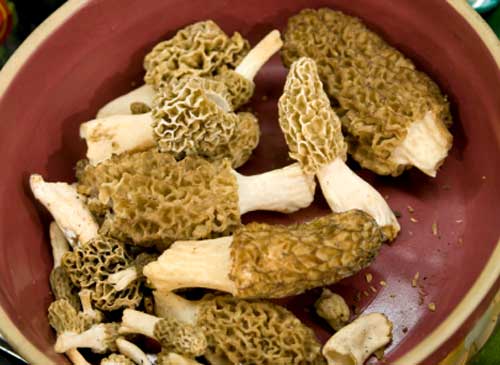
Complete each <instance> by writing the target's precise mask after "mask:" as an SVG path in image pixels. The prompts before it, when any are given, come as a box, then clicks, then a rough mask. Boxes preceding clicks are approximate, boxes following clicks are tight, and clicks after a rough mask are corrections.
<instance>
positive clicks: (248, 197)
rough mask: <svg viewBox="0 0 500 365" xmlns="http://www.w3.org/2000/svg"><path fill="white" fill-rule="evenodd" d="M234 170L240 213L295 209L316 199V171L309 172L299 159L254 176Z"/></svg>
mask: <svg viewBox="0 0 500 365" xmlns="http://www.w3.org/2000/svg"><path fill="white" fill-rule="evenodd" d="M233 174H234V175H235V176H236V181H237V184H238V198H239V209H240V214H245V213H247V212H250V211H255V210H271V211H276V212H283V213H291V212H295V211H297V210H299V209H301V208H305V207H308V206H309V205H310V204H311V203H312V201H313V199H314V191H315V190H316V182H315V181H314V175H306V174H305V173H304V172H303V171H302V169H301V168H300V165H299V164H297V163H294V164H292V165H289V166H286V167H283V168H281V169H276V170H271V171H269V172H265V173H262V174H257V175H252V176H244V175H242V174H240V173H238V172H236V171H234V170H233Z"/></svg>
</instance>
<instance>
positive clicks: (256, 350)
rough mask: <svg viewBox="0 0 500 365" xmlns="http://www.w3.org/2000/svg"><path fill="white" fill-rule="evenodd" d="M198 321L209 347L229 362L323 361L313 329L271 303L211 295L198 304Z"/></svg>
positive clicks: (244, 364)
mask: <svg viewBox="0 0 500 365" xmlns="http://www.w3.org/2000/svg"><path fill="white" fill-rule="evenodd" d="M198 323H200V324H201V326H202V328H203V329H204V331H205V333H206V334H207V337H208V343H209V347H211V348H212V350H211V351H213V352H218V353H221V352H222V353H223V354H224V355H225V356H226V357H227V358H228V359H229V361H230V363H232V364H242V365H253V364H261V365H275V364H324V363H325V361H324V359H323V357H322V356H321V354H320V349H321V345H320V344H319V342H318V340H317V339H316V337H315V335H314V333H313V331H312V330H311V329H309V328H308V327H306V326H305V325H304V324H302V323H301V322H300V320H299V319H298V318H296V317H295V316H294V315H293V314H292V313H291V312H289V311H288V310H286V309H284V308H283V307H280V306H278V305H275V304H272V303H267V302H263V301H259V302H257V301H245V300H239V299H235V298H233V297H230V296H219V297H215V298H213V299H210V300H207V301H206V302H205V303H204V304H203V305H202V307H201V310H200V315H199V319H198Z"/></svg>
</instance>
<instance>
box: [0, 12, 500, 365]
mask: <svg viewBox="0 0 500 365" xmlns="http://www.w3.org/2000/svg"><path fill="white" fill-rule="evenodd" d="M16 5H17V4H16ZM36 13H38V15H40V12H36ZM483 16H484V18H485V19H486V21H487V22H488V23H489V24H490V26H491V27H492V28H493V30H494V31H495V33H496V34H497V36H498V37H499V38H500V7H498V8H497V9H496V10H493V11H492V12H490V13H488V14H485V15H483ZM41 20H42V19H41ZM41 20H40V21H41ZM0 339H1V335H0ZM0 364H2V365H24V364H23V363H22V362H20V361H17V360H16V359H14V358H12V357H10V356H4V354H3V353H2V352H0Z"/></svg>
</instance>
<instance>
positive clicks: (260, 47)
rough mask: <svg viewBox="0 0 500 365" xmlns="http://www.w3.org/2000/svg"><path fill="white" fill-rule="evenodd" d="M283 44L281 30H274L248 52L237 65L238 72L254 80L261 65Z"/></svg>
mask: <svg viewBox="0 0 500 365" xmlns="http://www.w3.org/2000/svg"><path fill="white" fill-rule="evenodd" d="M282 46H283V41H282V40H281V36H280V32H279V31H278V30H276V29H275V30H273V31H272V32H270V33H269V34H268V35H266V36H265V37H264V38H263V39H262V40H261V41H260V42H259V43H257V45H256V46H255V47H254V48H252V49H251V50H250V52H248V54H247V55H246V56H245V58H243V60H242V61H241V63H240V64H239V65H238V66H237V67H236V70H235V71H236V72H237V73H239V74H240V75H241V76H243V77H244V78H246V79H247V80H253V79H254V77H255V75H256V74H257V72H258V71H259V70H260V69H261V67H262V66H263V65H264V64H265V63H266V62H267V61H268V60H269V59H270V58H271V56H272V55H273V54H275V53H276V52H278V51H279V50H280V48H281V47H282Z"/></svg>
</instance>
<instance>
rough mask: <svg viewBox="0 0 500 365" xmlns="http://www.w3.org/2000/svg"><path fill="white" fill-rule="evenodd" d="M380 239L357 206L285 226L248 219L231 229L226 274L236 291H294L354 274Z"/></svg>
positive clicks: (275, 294) (249, 294)
mask: <svg viewBox="0 0 500 365" xmlns="http://www.w3.org/2000/svg"><path fill="white" fill-rule="evenodd" d="M381 244H382V234H381V231H380V229H379V227H378V225H377V223H376V222H375V220H374V219H373V218H372V217H371V216H370V215H368V214H367V213H365V212H363V211H360V210H350V211H347V212H343V213H332V214H329V215H327V216H324V217H321V218H317V219H314V220H312V221H310V222H307V223H303V224H295V225H290V226H281V225H269V224H264V223H250V224H248V225H246V226H243V227H242V228H241V229H239V230H238V231H237V232H236V233H235V234H234V239H233V243H232V246H231V258H232V261H233V265H232V268H231V272H230V274H229V278H230V279H231V280H232V281H233V282H234V283H235V285H236V288H237V292H236V294H235V295H236V296H238V297H242V298H257V297H261V298H281V297H286V296H290V295H296V294H300V293H302V292H304V291H305V290H307V289H311V288H315V287H322V286H326V285H330V284H333V283H335V282H337V281H339V280H341V279H343V278H345V277H348V276H351V275H353V274H355V273H356V272H358V271H359V270H361V269H363V268H364V267H366V266H368V265H369V264H370V262H371V261H372V260H373V259H374V258H375V256H376V255H377V254H378V251H379V249H380V246H381Z"/></svg>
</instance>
